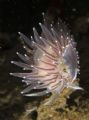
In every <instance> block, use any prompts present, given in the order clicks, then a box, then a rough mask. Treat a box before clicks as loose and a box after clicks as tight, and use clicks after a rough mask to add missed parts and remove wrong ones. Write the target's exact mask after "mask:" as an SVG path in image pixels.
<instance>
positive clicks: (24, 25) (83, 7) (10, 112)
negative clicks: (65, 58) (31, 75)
mask: <svg viewBox="0 0 89 120" xmlns="http://www.w3.org/2000/svg"><path fill="white" fill-rule="evenodd" d="M47 11H48V12H49V13H50V14H51V13H52V14H53V15H54V16H57V15H58V17H60V18H61V19H62V20H63V21H65V22H66V24H68V26H69V28H70V30H71V32H72V34H73V35H74V38H75V41H76V42H77V49H78V51H79V56H80V73H81V74H80V75H79V78H80V82H79V84H80V86H81V87H83V89H84V91H81V92H80V91H76V92H74V93H73V94H72V95H71V97H70V99H69V100H68V105H69V106H73V105H76V108H77V109H82V110H84V109H86V112H85V111H82V112H85V113H84V115H85V116H86V114H87V113H89V106H88V104H89V0H0V120H19V119H18V118H19V116H20V115H21V114H22V113H23V111H24V110H25V105H26V104H27V103H28V102H29V101H31V100H33V99H30V100H29V98H26V97H24V96H22V95H21V94H20V91H21V90H22V89H23V87H24V84H23V83H22V82H21V81H20V80H19V79H17V78H14V77H11V76H10V75H9V73H10V72H14V71H19V68H17V67H14V66H13V65H11V63H10V61H11V60H19V58H18V57H17V56H16V51H20V52H23V49H22V44H21V41H20V40H19V35H18V32H19V31H21V32H23V33H24V34H26V35H27V36H30V35H32V34H33V32H32V27H34V26H35V27H36V28H38V31H39V26H38V23H39V22H42V12H45V13H46V12H47ZM48 17H49V16H48ZM75 98H79V103H78V104H77V103H75V102H74V100H75ZM78 105H79V106H78ZM82 112H80V116H81V115H82ZM36 115H37V113H36V114H35V116H36ZM33 116H34V115H33ZM76 120H77V119H76ZM81 120H82V119H81ZM86 120H88V118H86Z"/></svg>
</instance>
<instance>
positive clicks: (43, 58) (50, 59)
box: [11, 22, 81, 96]
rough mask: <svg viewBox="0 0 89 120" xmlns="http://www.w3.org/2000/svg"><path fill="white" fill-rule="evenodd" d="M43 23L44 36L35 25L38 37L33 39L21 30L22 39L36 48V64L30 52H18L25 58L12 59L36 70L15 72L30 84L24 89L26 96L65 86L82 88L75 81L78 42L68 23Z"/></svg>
mask: <svg viewBox="0 0 89 120" xmlns="http://www.w3.org/2000/svg"><path fill="white" fill-rule="evenodd" d="M39 24H40V26H41V29H42V35H41V36H39V35H38V33H37V31H36V29H35V28H33V32H34V38H33V37H31V39H30V40H29V39H28V38H27V37H26V36H25V35H24V34H22V33H20V32H19V34H20V37H21V39H23V40H24V42H25V43H26V44H27V45H28V46H29V47H33V50H34V52H33V64H31V63H30V57H29V56H27V55H25V56H24V55H21V54H20V53H17V54H18V56H19V57H20V58H21V59H22V60H23V61H24V62H16V61H12V63H14V64H16V65H18V66H20V67H22V68H24V69H25V70H31V71H32V72H28V73H11V75H14V76H17V77H21V78H23V82H25V83H26V84H27V88H25V89H24V90H23V91H22V92H21V93H22V94H24V95H26V96H42V95H45V94H47V93H50V92H51V93H56V94H60V93H61V92H62V91H63V89H64V88H73V89H81V88H80V87H79V86H76V85H75V84H74V81H75V80H76V77H77V74H78V72H79V69H78V68H79V66H78V62H79V61H78V58H79V57H78V53H77V51H76V48H75V45H76V43H75V42H74V40H73V37H72V36H71V35H70V34H69V33H68V30H67V28H66V26H65V25H63V23H61V22H60V23H57V24H55V25H49V26H45V25H44V24H41V23H39ZM25 49H26V50H27V52H28V53H29V51H30V48H28V47H26V46H25ZM32 90H35V92H32ZM39 90H40V91H39Z"/></svg>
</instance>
